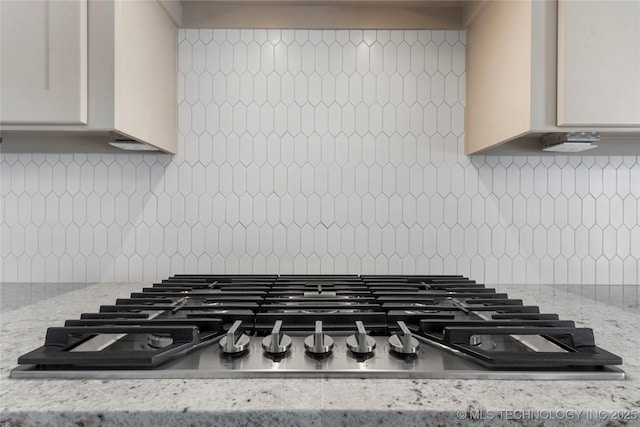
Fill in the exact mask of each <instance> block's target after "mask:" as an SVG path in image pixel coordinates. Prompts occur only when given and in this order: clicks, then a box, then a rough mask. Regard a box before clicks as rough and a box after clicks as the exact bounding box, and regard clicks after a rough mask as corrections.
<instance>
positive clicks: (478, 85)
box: [465, 1, 532, 154]
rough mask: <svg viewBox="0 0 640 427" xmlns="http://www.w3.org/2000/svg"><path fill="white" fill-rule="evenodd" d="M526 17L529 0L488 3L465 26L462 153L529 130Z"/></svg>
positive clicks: (528, 27) (528, 32) (528, 20)
mask: <svg viewBox="0 0 640 427" xmlns="http://www.w3.org/2000/svg"><path fill="white" fill-rule="evenodd" d="M531 18H532V16H531V2H530V1H515V2H508V1H489V2H488V4H487V5H486V6H485V7H484V9H483V10H482V11H481V12H480V13H479V14H478V16H477V17H476V19H475V20H474V21H473V23H472V24H471V26H470V27H469V29H468V30H467V83H466V87H467V96H466V101H467V105H466V134H465V139H466V150H465V151H466V153H467V154H472V153H475V152H478V151H480V150H483V149H485V148H489V147H491V146H493V145H496V144H499V143H500V142H504V141H507V140H509V139H512V138H514V137H517V136H519V135H521V134H522V133H524V132H527V131H528V130H529V129H530V122H531Z"/></svg>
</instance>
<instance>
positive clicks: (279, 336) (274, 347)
mask: <svg viewBox="0 0 640 427" xmlns="http://www.w3.org/2000/svg"><path fill="white" fill-rule="evenodd" d="M281 328H282V320H276V323H275V324H274V325H273V329H272V330H271V335H269V336H266V337H264V339H263V340H262V348H263V349H264V351H266V352H267V353H270V354H282V353H286V352H287V350H289V348H291V337H290V336H289V335H286V334H283V333H282V331H281V330H280V329H281Z"/></svg>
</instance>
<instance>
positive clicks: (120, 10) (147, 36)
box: [114, 1, 178, 153]
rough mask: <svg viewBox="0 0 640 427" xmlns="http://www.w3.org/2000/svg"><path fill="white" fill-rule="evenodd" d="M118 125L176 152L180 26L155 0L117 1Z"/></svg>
mask: <svg viewBox="0 0 640 427" xmlns="http://www.w3.org/2000/svg"><path fill="white" fill-rule="evenodd" d="M115 13H116V16H115V19H116V27H115V28H116V34H115V40H116V49H115V126H114V127H115V129H116V130H117V131H119V132H121V133H123V134H126V135H130V136H133V137H135V139H137V140H140V141H143V142H146V143H148V144H151V145H153V146H156V147H158V148H160V149H162V150H165V151H168V152H172V153H175V151H176V146H177V45H178V41H177V30H176V28H175V26H174V25H173V22H171V20H170V19H169V18H168V17H167V16H166V14H165V13H164V11H163V10H162V8H161V7H160V5H159V4H158V3H157V2H155V1H118V2H117V3H116V12H115Z"/></svg>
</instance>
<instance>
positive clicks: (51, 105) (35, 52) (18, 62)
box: [0, 0, 87, 124]
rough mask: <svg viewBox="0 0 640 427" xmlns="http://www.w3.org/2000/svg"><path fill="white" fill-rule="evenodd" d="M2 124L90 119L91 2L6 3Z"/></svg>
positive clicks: (1, 30) (0, 35) (1, 35)
mask: <svg viewBox="0 0 640 427" xmlns="http://www.w3.org/2000/svg"><path fill="white" fill-rule="evenodd" d="M0 15H1V22H0V40H1V45H0V46H1V49H0V50H1V52H2V56H1V61H2V62H0V64H2V70H1V71H2V72H1V73H0V74H1V77H0V87H1V88H2V90H1V92H0V93H1V98H0V99H1V105H0V108H1V110H0V111H1V115H0V122H1V123H78V124H82V123H86V122H87V0H70V1H50V0H30V1H24V0H21V1H14V0H3V1H1V2H0Z"/></svg>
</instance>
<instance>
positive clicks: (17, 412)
mask: <svg viewBox="0 0 640 427" xmlns="http://www.w3.org/2000/svg"><path fill="white" fill-rule="evenodd" d="M0 286H4V284H2V285H0ZM141 287H142V285H141V284H122V283H102V284H94V285H90V286H85V287H79V288H76V290H71V291H69V289H68V288H65V290H64V292H65V293H64V295H58V296H52V297H49V298H46V299H41V300H38V297H37V295H33V298H32V299H33V300H36V302H33V303H30V304H28V305H26V306H23V307H20V308H15V309H10V308H9V309H6V308H5V309H3V311H2V313H1V317H0V320H1V326H2V328H1V334H0V357H1V359H0V376H1V377H0V426H5V425H6V426H12V425H16V426H18V425H40V426H47V425H51V426H54V425H55V426H57V425H79V426H86V427H89V426H111V425H113V426H116V425H117V426H126V425H136V426H138V425H149V426H156V425H176V426H178V425H180V426H181V425H188V424H191V423H193V424H197V425H221V424H222V425H275V424H277V425H285V426H286V425H313V426H316V425H327V426H329V425H373V424H385V425H387V424H395V425H447V426H454V425H471V426H484V425H487V426H488V425H491V426H496V425H497V426H500V425H514V424H518V425H523V424H524V425H530V424H531V425H545V426H549V425H569V426H585V425H608V426H611V425H640V334H639V333H638V329H637V328H638V325H639V324H640V314H639V312H638V304H637V295H638V288H637V287H636V286H633V287H623V288H622V289H626V290H628V291H630V293H633V296H632V297H631V298H627V297H624V296H623V297H620V298H618V300H619V304H611V302H612V301H613V298H611V301H608V300H607V301H603V300H602V298H598V299H594V298H592V296H591V294H589V295H585V294H584V293H583V294H582V295H581V293H580V290H581V289H582V290H585V289H588V288H586V287H573V288H572V287H566V286H564V287H563V286H555V287H553V286H539V285H522V286H515V285H510V286H505V285H498V286H496V288H497V289H498V290H499V291H501V292H507V293H508V294H509V296H510V297H512V298H522V299H523V300H524V301H525V303H526V304H530V305H539V306H540V307H541V309H542V311H544V312H551V313H553V312H555V313H558V314H559V315H560V317H561V318H563V319H572V320H575V321H576V324H577V325H578V326H587V327H591V328H593V329H594V332H595V337H596V343H597V344H598V345H599V346H601V347H603V348H604V349H606V350H609V351H611V352H613V353H616V354H618V355H620V356H622V358H623V360H624V365H623V369H624V370H625V371H626V372H627V377H628V378H627V380H625V381H532V380H527V381H504V380H503V381H497V380H390V379H368V380H360V379H319V378H316V379H243V380H240V379H236V380H211V379H207V380H175V379H172V380H24V379H23V380H14V379H11V378H9V377H8V376H9V371H10V370H11V369H12V368H14V367H15V366H16V360H17V357H18V356H19V355H21V354H23V353H25V352H27V351H29V350H32V349H33V348H35V347H37V346H39V345H41V344H42V342H43V340H44V334H45V332H46V329H47V326H52V325H62V324H63V321H64V320H65V319H68V318H77V317H78V316H79V314H80V313H81V312H86V311H95V310H97V309H98V307H99V306H100V304H106V303H110V302H112V301H114V300H115V298H117V297H126V296H128V295H129V293H130V292H133V291H138V290H140V289H141ZM16 289H17V290H16V291H15V292H17V293H18V295H17V296H16V295H14V297H15V298H17V300H29V298H22V297H21V296H20V295H21V293H26V292H33V289H34V288H33V287H31V286H28V285H24V286H18V287H17V288H16ZM21 289H23V290H21ZM38 289H41V288H38ZM576 289H578V292H576ZM34 293H35V292H34ZM60 293H62V292H60ZM591 293H593V292H591ZM3 297H4V298H6V295H4V296H3ZM27 302H29V301H27ZM480 410H482V411H484V412H476V414H478V413H479V414H481V416H484V417H485V419H484V420H480V421H478V420H469V415H470V414H472V413H474V411H480ZM580 411H582V414H581V415H579V414H580ZM620 417H622V418H625V417H631V418H634V419H631V420H629V419H627V420H626V421H627V424H625V423H624V422H623V421H625V420H622V421H620V420H618V418H620Z"/></svg>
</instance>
